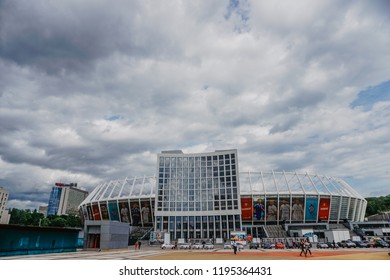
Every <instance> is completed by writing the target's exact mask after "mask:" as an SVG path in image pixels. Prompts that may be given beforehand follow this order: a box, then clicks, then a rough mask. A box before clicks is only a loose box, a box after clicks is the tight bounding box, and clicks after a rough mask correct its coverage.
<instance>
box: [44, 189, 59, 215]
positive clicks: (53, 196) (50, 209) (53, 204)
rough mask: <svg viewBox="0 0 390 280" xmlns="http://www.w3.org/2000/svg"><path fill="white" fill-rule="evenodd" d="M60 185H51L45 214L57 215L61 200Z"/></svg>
mask: <svg viewBox="0 0 390 280" xmlns="http://www.w3.org/2000/svg"><path fill="white" fill-rule="evenodd" d="M61 193H62V188H61V187H53V188H52V189H51V192H50V198H49V204H48V206H47V215H48V216H49V215H57V211H58V207H59V205H60V200H61Z"/></svg>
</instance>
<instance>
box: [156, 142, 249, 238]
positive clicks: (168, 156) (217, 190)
mask: <svg viewBox="0 0 390 280" xmlns="http://www.w3.org/2000/svg"><path fill="white" fill-rule="evenodd" d="M157 168H158V170H157V174H158V176H157V177H158V182H157V196H156V214H155V215H156V224H155V229H156V231H168V232H170V234H171V238H173V239H177V238H202V239H204V238H228V236H229V233H230V231H235V230H239V229H240V228H241V209H240V200H239V193H240V188H239V179H238V172H237V170H238V164H237V151H236V150H227V151H216V152H214V153H205V154H193V155H191V154H183V153H182V152H180V151H174V152H162V153H161V154H159V155H158V160H157Z"/></svg>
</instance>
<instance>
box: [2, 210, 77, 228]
mask: <svg viewBox="0 0 390 280" xmlns="http://www.w3.org/2000/svg"><path fill="white" fill-rule="evenodd" d="M10 214H11V218H10V221H9V224H12V225H24V226H43V227H82V224H81V219H80V217H79V216H76V215H61V216H57V215H51V216H47V217H45V215H43V214H42V213H38V211H37V210H34V211H31V210H30V209H26V210H20V209H16V208H13V209H11V211H10Z"/></svg>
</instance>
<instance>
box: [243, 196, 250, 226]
mask: <svg viewBox="0 0 390 280" xmlns="http://www.w3.org/2000/svg"><path fill="white" fill-rule="evenodd" d="M241 216H242V220H243V221H248V220H249V221H250V220H252V216H253V205H252V198H251V197H242V198H241Z"/></svg>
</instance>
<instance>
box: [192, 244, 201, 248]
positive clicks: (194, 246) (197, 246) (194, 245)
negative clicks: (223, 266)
mask: <svg viewBox="0 0 390 280" xmlns="http://www.w3.org/2000/svg"><path fill="white" fill-rule="evenodd" d="M202 248H203V244H202V243H194V244H192V245H191V249H202Z"/></svg>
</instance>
